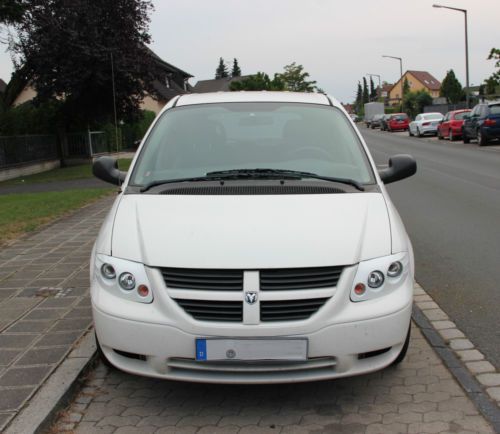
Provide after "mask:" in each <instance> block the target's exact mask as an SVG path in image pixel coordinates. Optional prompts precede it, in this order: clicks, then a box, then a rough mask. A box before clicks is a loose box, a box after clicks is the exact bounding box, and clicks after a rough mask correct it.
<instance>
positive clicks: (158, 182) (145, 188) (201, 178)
mask: <svg viewBox="0 0 500 434" xmlns="http://www.w3.org/2000/svg"><path fill="white" fill-rule="evenodd" d="M221 179H225V178H222V177H220V176H196V177H193V178H177V179H158V180H156V181H151V182H150V183H149V184H146V185H143V186H142V187H141V189H140V191H141V193H144V192H145V191H148V190H149V189H151V188H153V187H156V186H158V185H164V184H172V183H174V182H199V181H219V180H221Z"/></svg>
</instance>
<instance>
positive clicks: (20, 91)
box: [0, 47, 193, 114]
mask: <svg viewBox="0 0 500 434" xmlns="http://www.w3.org/2000/svg"><path fill="white" fill-rule="evenodd" d="M145 48H146V50H147V51H148V53H149V54H150V55H151V56H152V57H153V60H154V61H155V63H156V65H157V66H158V67H159V68H158V69H159V70H160V71H161V73H162V74H163V77H162V79H158V80H155V81H154V82H153V83H152V87H153V89H154V91H153V92H151V93H150V94H147V95H146V97H145V98H144V99H143V101H142V103H141V107H140V108H141V109H142V110H150V111H153V112H155V113H156V114H158V113H159V112H160V111H161V109H162V108H163V107H164V106H165V104H167V102H168V101H170V100H171V99H172V98H173V97H175V96H177V95H180V94H183V93H189V92H190V91H191V86H190V85H189V83H188V80H189V79H190V78H192V77H193V76H192V75H191V74H189V73H187V72H185V71H183V70H182V69H179V68H177V67H176V66H174V65H172V64H170V63H167V62H165V61H164V60H163V59H162V58H160V57H159V56H158V55H156V54H155V53H154V52H153V51H152V50H150V49H149V48H147V47H145ZM21 71H22V69H21ZM14 79H15V81H16V84H15V86H14V85H13V83H12V81H11V83H9V85H8V88H11V89H9V101H8V105H10V106H12V107H16V106H18V105H21V104H23V103H25V102H27V101H31V100H32V99H34V98H35V97H36V95H37V94H36V90H35V89H34V88H33V87H32V86H31V85H30V83H29V79H28V78H27V77H24V76H23V74H22V73H19V72H18V73H15V74H14V75H13V78H12V80H14ZM0 89H1V87H0Z"/></svg>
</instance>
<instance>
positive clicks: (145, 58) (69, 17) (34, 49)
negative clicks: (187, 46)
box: [12, 0, 161, 123]
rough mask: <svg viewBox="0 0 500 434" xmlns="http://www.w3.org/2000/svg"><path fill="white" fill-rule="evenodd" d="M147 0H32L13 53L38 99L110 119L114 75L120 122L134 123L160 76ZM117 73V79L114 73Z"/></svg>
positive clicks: (72, 112)
mask: <svg viewBox="0 0 500 434" xmlns="http://www.w3.org/2000/svg"><path fill="white" fill-rule="evenodd" d="M151 9H152V4H151V1H150V0H108V1H99V2H89V1H88V0H72V1H71V2H66V1H57V0H30V1H29V2H28V3H26V10H25V13H24V17H23V20H22V21H21V22H20V23H18V24H16V26H15V29H16V30H17V34H18V39H17V40H16V41H14V43H13V45H12V49H13V50H14V53H15V54H17V56H18V57H17V64H16V67H17V68H19V67H20V66H21V65H22V66H23V69H24V71H25V74H26V76H27V77H29V79H30V82H31V85H32V86H34V88H35V90H36V91H37V101H38V102H44V101H51V100H54V99H58V100H60V101H63V102H64V104H63V108H64V109H63V110H62V113H63V114H65V115H66V117H69V118H70V119H74V118H75V117H80V118H81V119H82V120H83V121H85V122H89V123H92V122H103V121H105V120H108V119H110V118H112V113H113V93H112V88H113V86H112V81H113V77H114V82H115V89H116V108H117V114H118V117H119V118H120V119H129V118H134V116H136V115H137V114H138V113H139V106H140V103H141V101H142V100H143V98H144V97H145V95H146V92H147V91H150V92H151V93H154V89H153V85H152V83H153V81H154V80H155V79H157V78H160V77H161V72H160V70H159V67H158V66H157V63H156V62H155V60H154V58H153V55H152V53H151V52H150V51H149V50H148V49H147V48H146V46H145V44H148V43H149V42H151V37H150V35H149V33H148V26H149V16H148V14H149V12H150V10H151ZM112 69H113V70H114V74H112Z"/></svg>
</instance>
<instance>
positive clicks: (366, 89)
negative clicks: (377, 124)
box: [362, 77, 370, 104]
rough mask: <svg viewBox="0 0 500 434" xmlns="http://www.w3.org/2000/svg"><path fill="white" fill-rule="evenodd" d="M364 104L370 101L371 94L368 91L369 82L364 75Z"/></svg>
mask: <svg viewBox="0 0 500 434" xmlns="http://www.w3.org/2000/svg"><path fill="white" fill-rule="evenodd" d="M362 95H363V104H366V103H367V102H369V101H370V94H369V92H368V84H367V83H366V78H365V77H363V93H362Z"/></svg>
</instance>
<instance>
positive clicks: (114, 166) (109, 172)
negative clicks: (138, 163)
mask: <svg viewBox="0 0 500 434" xmlns="http://www.w3.org/2000/svg"><path fill="white" fill-rule="evenodd" d="M92 173H93V174H94V176H96V177H97V178H99V179H102V180H103V181H105V182H109V183H110V184H114V185H120V184H122V183H123V182H124V181H125V177H126V176H127V172H123V171H121V170H118V161H117V160H116V158H112V157H100V158H98V159H97V160H95V161H94V165H93V166H92Z"/></svg>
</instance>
